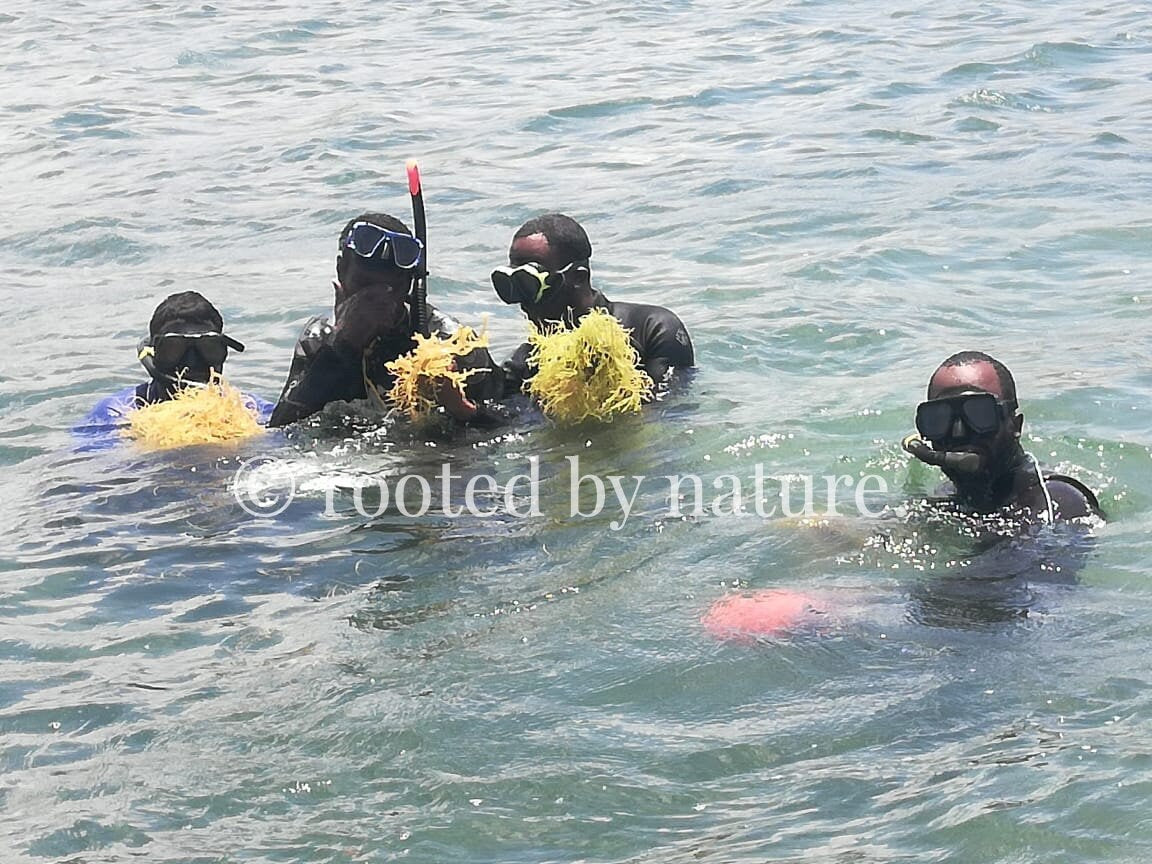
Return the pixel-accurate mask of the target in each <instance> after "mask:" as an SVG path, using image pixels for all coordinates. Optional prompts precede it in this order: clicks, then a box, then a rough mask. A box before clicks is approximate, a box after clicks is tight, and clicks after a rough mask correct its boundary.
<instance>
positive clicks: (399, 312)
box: [268, 193, 499, 426]
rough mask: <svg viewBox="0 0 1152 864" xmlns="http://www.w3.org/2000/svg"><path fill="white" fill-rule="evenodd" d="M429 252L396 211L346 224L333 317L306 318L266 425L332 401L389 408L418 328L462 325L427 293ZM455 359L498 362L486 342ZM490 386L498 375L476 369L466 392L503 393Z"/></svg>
mask: <svg viewBox="0 0 1152 864" xmlns="http://www.w3.org/2000/svg"><path fill="white" fill-rule="evenodd" d="M414 197H415V193H414ZM418 216H419V214H418ZM418 221H419V219H418ZM417 233H422V232H420V231H418V232H417ZM426 256H427V249H426V245H425V243H424V241H423V240H421V239H420V238H419V237H418V236H416V235H414V234H413V233H412V231H410V230H409V228H408V226H407V225H405V224H404V223H403V222H401V221H400V220H399V219H397V218H396V217H395V216H390V215H388V214H386V213H364V214H362V215H360V216H357V217H356V218H354V219H351V220H350V221H349V222H348V224H347V225H345V226H344V230H343V231H341V232H340V239H339V243H338V248H337V255H336V280H335V281H334V282H333V288H334V289H335V294H336V297H335V308H334V315H333V320H332V321H329V320H328V319H326V318H322V317H320V316H317V317H314V318H312V319H311V320H309V321H308V323H307V324H305V325H304V331H303V333H301V335H300V338H299V341H298V342H297V344H296V348H295V351H294V353H293V356H292V366H291V368H290V369H289V371H288V380H287V382H286V383H285V384H284V390H283V392H282V393H281V394H280V399H279V401H278V402H277V403H276V408H275V410H273V412H272V419H271V420H270V421H269V424H268V425H270V426H286V425H287V424H289V423H293V422H295V421H297V420H302V419H304V418H305V417H309V416H311V415H312V414H315V413H316V412H317V411H319V410H321V409H322V408H323V407H324V406H325V405H327V404H329V403H330V402H351V401H354V400H358V399H370V400H372V401H373V402H374V403H375V404H376V406H377V407H378V408H380V409H382V410H383V409H386V408H387V407H389V406H388V402H387V399H386V396H387V393H388V391H389V389H390V388H391V387H392V383H393V381H394V380H395V378H394V376H393V374H392V373H391V372H389V371H388V370H387V369H386V368H385V365H386V364H387V363H389V362H391V361H393V360H395V359H396V358H398V357H400V356H402V355H404V354H407V353H408V352H410V351H411V350H412V349H413V348H414V347H415V345H416V343H415V341H414V338H413V337H414V335H415V334H416V333H423V335H429V334H434V335H438V336H442V337H447V336H451V335H452V334H453V333H455V332H456V330H457V329H458V328H459V326H460V325H459V324H457V323H456V322H455V321H454V320H453V319H451V318H449V317H448V316H447V315H444V314H443V313H441V312H440V311H439V310H437V309H435V308H434V307H433V306H431V305H429V304H428V303H427V301H426V300H425V299H424V298H423V294H422V288H423V279H424V278H425V274H426V272H427V258H426ZM456 362H457V365H458V366H459V367H460V368H462V369H463V368H492V367H494V364H493V362H492V358H491V357H490V356H489V354H488V352H487V351H486V350H484V349H483V348H478V349H476V350H474V351H473V352H471V353H470V354H468V355H465V356H464V357H459V358H457V361H456ZM486 379H488V380H486ZM486 388H489V389H491V388H497V390H498V388H499V381H498V380H492V376H490V375H473V376H472V377H471V378H469V380H468V382H467V385H466V386H465V394H466V396H467V398H468V399H475V400H481V399H484V398H488V397H490V396H492V395H499V394H498V392H497V393H490V392H489V390H487V389H486Z"/></svg>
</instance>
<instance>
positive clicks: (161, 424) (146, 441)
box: [123, 378, 264, 450]
mask: <svg viewBox="0 0 1152 864" xmlns="http://www.w3.org/2000/svg"><path fill="white" fill-rule="evenodd" d="M263 431H264V427H263V426H261V425H260V424H259V423H258V422H257V419H256V413H255V412H254V411H253V410H252V409H251V408H249V407H248V406H247V405H245V404H244V394H242V393H241V392H240V391H239V390H237V389H236V388H235V387H233V386H232V385H230V384H228V383H227V382H226V381H224V380H223V379H220V378H214V379H213V380H212V382H211V383H210V384H208V385H207V386H204V387H185V388H183V389H181V390H180V391H179V392H178V393H177V394H176V395H175V396H174V397H173V398H171V399H169V400H167V401H165V402H156V403H154V404H152V405H144V406H142V407H140V408H138V409H136V410H135V411H133V412H132V413H131V414H129V425H128V427H127V428H126V429H124V430H123V434H124V435H126V436H127V437H129V438H132V439H133V440H135V441H136V442H137V443H138V444H141V445H143V446H144V447H148V448H150V449H153V450H167V449H169V448H172V447H187V446H189V445H192V444H215V443H219V442H222V441H232V440H235V439H238V438H248V437H251V436H252V435H259V434H260V433H261V432H263Z"/></svg>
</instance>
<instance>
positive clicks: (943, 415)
mask: <svg viewBox="0 0 1152 864" xmlns="http://www.w3.org/2000/svg"><path fill="white" fill-rule="evenodd" d="M951 427H952V403H950V402H947V401H932V402H921V403H920V405H919V407H917V409H916V431H917V432H919V433H920V435H921V436H922V437H924V438H927V439H928V440H929V441H939V440H941V439H942V438H947V437H948V434H949V430H950V429H951Z"/></svg>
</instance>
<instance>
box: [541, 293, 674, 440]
mask: <svg viewBox="0 0 1152 864" xmlns="http://www.w3.org/2000/svg"><path fill="white" fill-rule="evenodd" d="M628 333H629V331H628V330H625V329H624V327H623V326H622V325H621V324H620V322H619V321H617V320H616V319H615V318H613V317H612V316H611V315H610V314H609V313H608V312H606V311H604V310H603V309H593V310H592V311H591V312H589V313H588V314H587V315H585V316H584V318H583V319H582V320H581V321H580V324H579V326H578V327H576V328H574V329H572V330H566V329H563V328H562V327H560V326H559V325H557V326H555V327H552V328H549V329H546V330H540V329H538V328H536V327H535V326H533V327H532V328H531V331H530V332H529V334H528V342H529V343H530V344H531V346H532V352H531V354H530V355H529V358H528V360H529V363H531V364H533V365H535V366H537V367H538V369H539V371H537V373H536V374H535V375H534V376H533V377H532V378H531V379H530V380H529V382H528V385H527V386H528V392H529V393H530V394H531V395H532V396H533V397H535V399H536V401H537V402H539V403H540V407H541V409H542V410H543V411H544V413H545V414H547V415H548V416H549V417H551V418H552V419H553V420H556V421H558V422H560V423H579V422H580V421H581V420H587V419H594V420H611V419H613V418H614V417H617V416H620V415H623V414H633V413H636V412H637V411H639V410H640V406H641V405H642V404H643V403H644V402H645V401H647V400H649V399H651V398H652V379H651V378H649V377H648V375H647V374H646V373H645V372H644V371H643V370H642V369H640V368H638V364H639V362H640V358H639V356H638V355H637V353H636V349H635V348H633V347H632V343H631V342H630V341H629V339H628Z"/></svg>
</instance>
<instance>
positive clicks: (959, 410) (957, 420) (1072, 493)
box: [902, 351, 1101, 522]
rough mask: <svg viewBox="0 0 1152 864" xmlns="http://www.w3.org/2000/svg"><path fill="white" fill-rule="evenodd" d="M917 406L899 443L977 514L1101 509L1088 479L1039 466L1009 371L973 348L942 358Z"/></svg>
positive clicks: (1058, 515) (1039, 515) (1057, 516)
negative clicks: (1024, 439) (1023, 438)
mask: <svg viewBox="0 0 1152 864" xmlns="http://www.w3.org/2000/svg"><path fill="white" fill-rule="evenodd" d="M927 395H928V398H927V401H925V402H921V403H920V405H919V406H918V407H917V409H916V429H917V432H918V434H913V435H909V436H908V437H907V438H905V439H904V441H903V444H902V446H903V447H904V449H905V450H907V451H908V452H909V453H911V454H912V455H913V456H915V457H916V458H917V459H919V460H920V461H921V462H925V463H926V464H928V465H935V466H937V467H939V468H940V470H942V471H943V472H944V474H945V476H946V477H947V478H948V480H949V481H950V483H949V484H946V485H945V487H944V488H943V490H942V491H943V492H944V494H946V495H947V496H948V497H951V498H953V499H954V500H955V501H957V503H959V504H961V505H962V506H964V507H967V508H971V509H972V510H974V511H976V512H979V513H991V512H993V511H995V510H1000V509H1003V508H1008V509H1011V510H1014V511H1020V513H1021V515H1023V516H1025V517H1026V518H1029V519H1033V520H1039V521H1044V522H1055V521H1057V520H1069V519H1077V518H1081V517H1086V516H1093V515H1095V516H1100V515H1101V513H1100V503H1099V501H1097V499H1096V496H1095V495H1094V494H1093V493H1092V490H1090V489H1089V488H1088V487H1087V486H1085V485H1084V484H1083V483H1081V482H1080V481H1078V480H1076V479H1074V478H1072V477H1067V476H1064V475H1061V474H1054V473H1051V472H1047V471H1042V470H1041V469H1040V467H1039V465H1038V464H1037V463H1036V460H1035V459H1034V458H1033V457H1032V456H1031V455H1029V454H1028V453H1026V452H1025V451H1024V448H1023V447H1022V446H1021V444H1020V432H1021V429H1022V428H1023V425H1024V415H1023V414H1021V413H1020V411H1019V406H1018V404H1017V401H1016V383H1015V381H1014V380H1013V378H1012V373H1011V372H1009V371H1008V369H1007V367H1005V366H1004V364H1003V363H1001V362H999V361H998V360H996V359H994V358H993V357H990V356H989V355H987V354H984V353H982V352H979V351H962V352H960V353H959V354H954V355H952V356H951V357H949V358H948V359H947V360H945V361H944V362H943V363H942V364H940V366H939V368H937V369H936V371H935V373H933V375H932V378H931V380H930V381H929V383H928V394H927Z"/></svg>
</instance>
